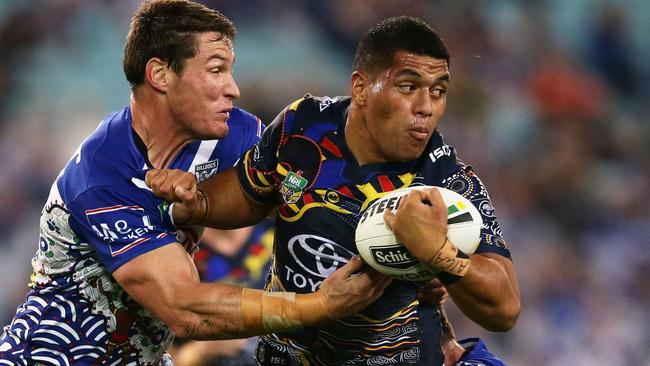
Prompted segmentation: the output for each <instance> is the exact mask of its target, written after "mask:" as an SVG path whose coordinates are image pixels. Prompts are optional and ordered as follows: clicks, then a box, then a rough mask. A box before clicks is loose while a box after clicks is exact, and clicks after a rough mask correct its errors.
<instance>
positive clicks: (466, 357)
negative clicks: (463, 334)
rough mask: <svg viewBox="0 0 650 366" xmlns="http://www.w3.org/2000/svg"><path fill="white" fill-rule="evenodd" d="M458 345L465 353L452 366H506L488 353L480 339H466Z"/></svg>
mask: <svg viewBox="0 0 650 366" xmlns="http://www.w3.org/2000/svg"><path fill="white" fill-rule="evenodd" d="M460 344H461V345H462V346H463V348H465V353H464V354H463V356H462V357H461V358H460V360H458V362H457V363H455V364H454V366H508V365H506V364H505V363H504V362H503V361H501V360H500V359H498V358H497V356H495V355H493V354H492V353H491V352H490V351H488V349H487V346H486V345H485V342H483V340H482V339H481V338H466V339H463V340H461V341H460Z"/></svg>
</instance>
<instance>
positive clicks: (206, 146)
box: [187, 140, 219, 174]
mask: <svg viewBox="0 0 650 366" xmlns="http://www.w3.org/2000/svg"><path fill="white" fill-rule="evenodd" d="M218 142H219V140H207V141H201V144H200V145H199V149H198V150H197V151H196V155H194V159H193V160H192V164H190V168H189V169H188V170H187V171H188V172H190V173H192V174H194V168H196V166H197V165H199V164H203V163H207V162H208V160H210V156H211V155H212V152H213V151H214V149H215V147H217V143H218Z"/></svg>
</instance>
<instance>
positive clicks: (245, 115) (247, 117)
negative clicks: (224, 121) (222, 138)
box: [228, 107, 262, 129]
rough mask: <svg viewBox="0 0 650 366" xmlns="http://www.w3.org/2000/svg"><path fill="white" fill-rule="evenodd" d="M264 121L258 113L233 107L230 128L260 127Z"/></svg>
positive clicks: (229, 120)
mask: <svg viewBox="0 0 650 366" xmlns="http://www.w3.org/2000/svg"><path fill="white" fill-rule="evenodd" d="M261 124H262V121H261V120H260V119H259V117H257V116H256V115H254V114H252V113H250V112H248V111H246V110H244V109H241V108H239V107H233V108H232V110H231V111H230V117H229V118H228V126H229V127H230V128H238V127H239V128H247V129H248V128H260V127H261Z"/></svg>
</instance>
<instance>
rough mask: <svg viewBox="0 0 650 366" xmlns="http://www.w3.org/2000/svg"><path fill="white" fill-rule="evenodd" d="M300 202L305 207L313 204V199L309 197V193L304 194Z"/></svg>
mask: <svg viewBox="0 0 650 366" xmlns="http://www.w3.org/2000/svg"><path fill="white" fill-rule="evenodd" d="M302 202H303V203H304V204H305V205H308V204H310V203H312V202H314V197H313V196H312V195H311V193H305V194H303V195H302Z"/></svg>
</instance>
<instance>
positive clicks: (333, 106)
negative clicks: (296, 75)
mask: <svg viewBox="0 0 650 366" xmlns="http://www.w3.org/2000/svg"><path fill="white" fill-rule="evenodd" d="M349 104H350V99H349V98H341V97H337V98H327V97H325V98H314V97H311V96H309V95H307V96H306V97H305V98H303V99H301V100H299V101H297V102H295V103H293V104H292V105H290V106H289V107H287V109H286V110H285V111H284V112H283V113H282V114H281V115H280V116H278V118H277V119H276V120H275V121H274V122H273V124H272V125H270V126H269V127H268V128H267V129H266V130H265V131H264V133H263V135H262V140H261V141H260V143H259V145H257V146H256V147H255V148H253V149H251V150H250V151H248V152H247V153H246V155H245V158H244V159H243V160H242V162H241V163H240V164H239V165H238V167H239V175H240V181H241V184H242V186H243V187H244V189H245V190H246V191H247V194H249V195H250V196H251V197H253V198H254V199H256V200H258V201H260V202H271V203H276V204H278V215H277V219H276V232H275V246H274V262H273V264H272V269H271V276H270V280H269V282H268V284H267V288H268V289H270V290H271V291H282V290H287V291H296V292H299V293H307V292H313V291H316V290H317V289H318V287H319V286H320V284H321V283H322V281H323V280H324V279H325V278H327V276H329V275H330V274H331V273H332V272H333V271H335V270H336V269H337V268H339V267H341V266H342V265H343V264H345V263H346V262H347V261H348V260H349V259H350V258H351V257H352V256H353V255H355V254H357V253H358V252H357V249H356V246H355V242H354V231H355V228H356V225H357V222H358V220H359V218H360V214H361V213H362V212H363V210H364V209H365V208H366V207H368V205H369V204H370V203H371V202H373V201H374V200H375V199H377V198H379V197H381V196H382V195H384V194H386V193H388V192H390V191H392V190H394V189H397V188H401V187H406V186H410V185H435V186H443V187H446V188H449V189H452V190H454V191H456V192H458V193H460V194H462V195H463V196H465V197H467V198H468V199H470V200H471V202H472V203H474V204H475V205H476V206H477V207H478V208H479V211H480V212H481V213H482V216H483V220H484V223H485V224H484V227H483V229H482V232H481V234H482V236H481V243H480V245H479V247H478V249H477V250H476V252H477V253H486V252H491V253H498V254H500V255H503V256H506V257H508V258H509V257H510V253H509V250H508V249H507V248H506V247H505V244H504V241H503V239H502V238H501V230H500V229H499V225H498V223H497V221H496V218H495V216H494V214H493V210H492V205H491V204H490V200H489V198H488V194H487V192H486V190H485V188H484V186H483V184H482V183H481V181H480V180H479V179H478V178H477V177H476V175H475V174H474V173H473V171H472V169H471V167H469V166H466V165H464V164H462V163H461V162H460V161H459V160H458V159H457V158H456V152H455V150H454V148H452V147H451V146H449V145H446V144H445V143H444V141H443V139H442V136H441V135H440V134H439V133H438V132H435V133H434V134H433V137H432V138H431V141H430V143H429V145H428V146H427V150H426V151H425V153H424V154H423V155H422V157H421V158H420V159H418V160H417V161H413V162H408V163H381V164H368V165H364V166H358V164H357V162H356V160H355V158H354V157H353V155H352V153H351V152H350V151H349V150H348V147H347V146H346V143H345V139H344V128H345V121H346V117H347V110H348V107H349ZM395 148H396V149H399V146H395ZM420 285H421V284H419V283H414V282H406V281H399V280H394V281H393V282H392V284H391V285H390V286H389V287H388V288H387V289H386V291H385V293H384V295H383V296H382V297H381V298H380V299H379V300H378V301H377V302H375V303H374V304H372V305H371V306H370V307H368V308H367V309H365V310H364V311H363V312H362V313H359V314H357V315H355V316H350V317H347V318H344V319H340V320H338V321H334V322H331V323H329V324H326V325H324V326H322V327H319V328H308V329H304V330H302V331H298V332H292V333H283V334H275V335H272V336H268V337H262V338H260V344H259V347H258V354H257V357H258V359H259V361H260V362H262V363H265V362H270V361H269V360H273V357H277V358H278V359H282V358H284V359H285V361H283V362H285V363H286V364H308V365H388V364H401V365H403V364H422V365H441V364H442V363H443V356H442V352H441V351H440V346H439V344H440V332H441V330H440V320H439V313H438V309H437V307H433V306H424V305H421V304H419V303H418V301H417V293H418V290H419V288H420Z"/></svg>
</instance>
